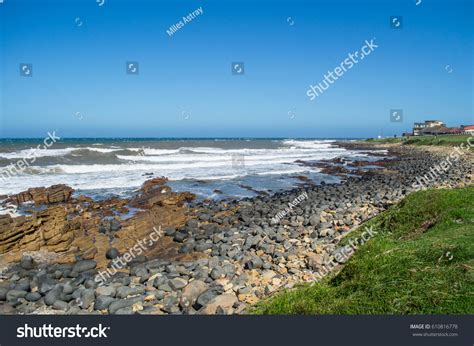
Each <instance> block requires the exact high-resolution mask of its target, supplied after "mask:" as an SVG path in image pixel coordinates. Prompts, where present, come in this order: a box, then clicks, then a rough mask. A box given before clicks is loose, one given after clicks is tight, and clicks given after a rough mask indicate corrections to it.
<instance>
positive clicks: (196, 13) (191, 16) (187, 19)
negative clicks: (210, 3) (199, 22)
mask: <svg viewBox="0 0 474 346" xmlns="http://www.w3.org/2000/svg"><path fill="white" fill-rule="evenodd" d="M203 13H204V11H203V10H202V6H201V7H199V8H198V9H196V10H194V11H192V12H191V13H189V14H188V15H187V16H185V17H183V18H182V19H180V20H179V22H177V23H176V24H173V25H172V26H170V27H169V29H168V30H166V33H167V34H168V35H169V36H170V37H171V36H173V35H174V34H175V33H176V32H177V31H178V30H179V29H181V28H182V27H184V26H185V25H186V24H188V23H190V22H191V21H192V20H194V19H195V18H196V17H197V16H199V15H201V14H203Z"/></svg>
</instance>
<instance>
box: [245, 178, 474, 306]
mask: <svg viewBox="0 0 474 346" xmlns="http://www.w3.org/2000/svg"><path fill="white" fill-rule="evenodd" d="M366 225H373V226H374V229H375V230H376V231H377V232H378V234H377V235H376V236H375V237H374V238H372V239H371V240H369V241H368V242H367V243H365V244H364V245H362V246H360V247H359V249H358V250H357V251H356V253H355V254H354V256H353V257H352V258H351V259H350V260H349V261H348V262H347V263H346V265H345V266H344V268H343V269H342V270H341V271H340V272H339V273H338V274H334V275H332V276H330V277H327V278H325V279H323V280H322V281H321V282H319V283H315V284H313V285H309V284H304V285H300V286H298V287H297V288H295V289H292V290H286V291H283V292H281V293H279V294H277V295H275V296H273V297H270V298H268V299H267V300H264V301H261V302H260V303H258V304H257V305H256V306H255V307H253V308H252V309H251V311H250V312H251V313H255V314H473V313H474V273H473V268H474V187H467V188H463V189H453V190H427V191H419V192H415V193H413V194H411V195H410V196H408V197H406V198H405V199H404V200H403V201H402V202H401V203H399V204H398V205H396V206H394V207H392V208H390V209H389V210H388V211H386V212H384V213H382V214H381V215H379V216H377V217H376V218H374V219H372V220H371V221H369V222H368V223H367V224H366ZM366 225H364V227H365V226H366ZM362 231H363V228H362V227H360V228H359V229H358V230H355V231H354V232H351V233H350V234H349V235H348V236H347V237H346V238H345V239H344V240H345V242H346V243H347V240H348V238H355V237H357V236H358V235H360V234H361V232H362Z"/></svg>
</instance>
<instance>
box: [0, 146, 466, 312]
mask: <svg viewBox="0 0 474 346" xmlns="http://www.w3.org/2000/svg"><path fill="white" fill-rule="evenodd" d="M337 145H340V146H344V147H346V148H349V149H353V150H359V151H362V152H363V151H364V150H367V151H369V150H374V149H384V150H386V151H387V152H386V153H384V154H379V155H378V156H380V158H379V159H378V160H376V161H354V162H347V161H341V160H340V159H335V160H329V161H324V162H317V163H315V162H300V164H302V165H312V166H317V167H320V168H321V169H322V170H323V172H325V173H327V174H335V175H338V176H339V177H341V179H342V181H341V182H340V183H338V184H321V185H315V184H312V183H311V182H310V181H308V180H305V179H301V180H302V181H303V182H304V183H303V184H302V186H301V187H300V188H296V189H293V190H291V191H284V192H278V193H275V194H268V195H263V194H262V195H259V196H257V197H253V198H244V199H241V200H232V201H226V200H224V201H218V202H217V201H209V200H207V201H203V202H196V201H194V197H195V196H194V195H193V194H191V193H176V192H173V191H171V189H170V188H169V186H167V180H166V178H154V179H151V180H148V181H146V182H145V183H144V184H143V186H142V187H141V189H140V190H139V191H138V192H137V194H136V196H135V197H133V198H131V199H119V198H112V199H108V200H104V201H93V200H92V199H90V198H88V197H85V196H76V197H74V194H73V190H72V189H71V188H70V187H68V186H65V185H56V186H51V187H48V188H32V189H29V190H28V191H25V192H22V193H20V194H17V195H12V196H5V198H4V201H3V202H2V204H3V205H6V204H8V205H15V206H18V207H21V208H22V210H24V211H25V214H26V215H23V216H18V217H11V216H10V215H0V314H134V313H139V314H238V313H245V311H246V308H247V307H248V306H249V305H252V304H254V303H256V302H257V301H259V300H260V299H262V298H264V297H266V296H269V295H271V294H273V293H274V292H276V291H278V290H281V289H283V288H291V287H293V286H294V285H295V284H297V283H300V282H311V281H315V280H318V279H320V278H321V277H322V276H324V275H326V274H327V272H328V271H327V266H328V265H327V264H328V263H336V264H337V265H343V264H344V261H345V260H344V261H341V260H340V256H338V253H339V252H340V247H339V246H338V244H339V242H340V240H341V239H342V238H343V237H344V236H346V235H348V234H349V233H350V232H351V230H353V229H355V228H357V227H359V226H361V224H363V223H364V222H365V221H367V220H368V219H370V218H372V217H374V216H375V215H377V214H379V213H380V212H382V211H384V210H386V209H387V208H389V207H390V206H391V205H392V204H394V203H397V202H398V201H400V200H401V199H402V198H403V197H404V196H405V195H407V194H409V193H410V192H412V191H414V190H415V189H416V188H415V187H414V183H415V182H416V177H417V176H423V175H425V174H427V172H429V170H430V169H431V168H432V167H433V166H435V165H437V164H438V163H439V162H440V161H441V160H443V159H444V158H445V157H446V155H449V152H450V149H449V148H444V149H443V150H438V149H436V150H435V149H426V148H415V147H411V146H401V145H375V144H368V143H358V142H343V143H337ZM369 167H370V168H369ZM472 167H473V157H472V154H470V153H466V154H465V155H463V156H461V157H460V159H459V160H457V161H456V162H455V164H454V165H453V166H452V167H451V168H450V169H449V170H447V171H446V172H444V173H443V174H442V175H440V177H439V179H434V180H433V181H432V183H431V185H430V186H434V187H456V186H464V185H467V184H471V183H472V181H473V172H472ZM302 194H305V196H307V198H304V199H303V198H299V196H301V195H302ZM295 200H298V201H299V202H298V204H297V205H294V204H293V202H294V201H295ZM289 204H290V205H291V207H290V212H289V213H288V214H287V215H286V217H284V218H282V219H277V220H276V219H275V218H274V217H275V215H277V214H278V213H279V212H281V211H282V210H285V209H287V208H288V207H289ZM152 233H153V234H155V236H156V238H152V235H153V234H152ZM150 239H153V241H151V240H150ZM144 240H146V241H144ZM139 245H140V246H139ZM118 263H121V264H120V265H119V264H118ZM337 265H336V266H332V267H331V270H337Z"/></svg>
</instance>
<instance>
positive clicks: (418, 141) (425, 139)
mask: <svg viewBox="0 0 474 346" xmlns="http://www.w3.org/2000/svg"><path fill="white" fill-rule="evenodd" d="M469 138H470V136H468V135H441V136H436V137H435V136H414V137H410V138H408V139H406V140H405V139H403V138H402V137H397V138H380V139H375V138H369V139H367V140H366V141H367V142H372V143H381V144H383V143H403V144H404V145H408V144H411V145H435V146H436V145H441V146H459V145H461V144H462V143H464V146H465V148H470V149H471V150H473V148H474V147H470V146H469V144H468V141H467V140H468V139H469ZM471 143H474V141H473V140H472V137H471Z"/></svg>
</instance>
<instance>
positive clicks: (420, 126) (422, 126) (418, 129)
mask: <svg viewBox="0 0 474 346" xmlns="http://www.w3.org/2000/svg"><path fill="white" fill-rule="evenodd" d="M435 127H445V124H444V123H443V122H442V121H440V120H425V122H424V123H415V126H414V127H413V136H419V135H421V134H428V133H426V132H424V131H425V130H427V129H431V128H435ZM422 131H423V132H422ZM427 132H429V131H427Z"/></svg>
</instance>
